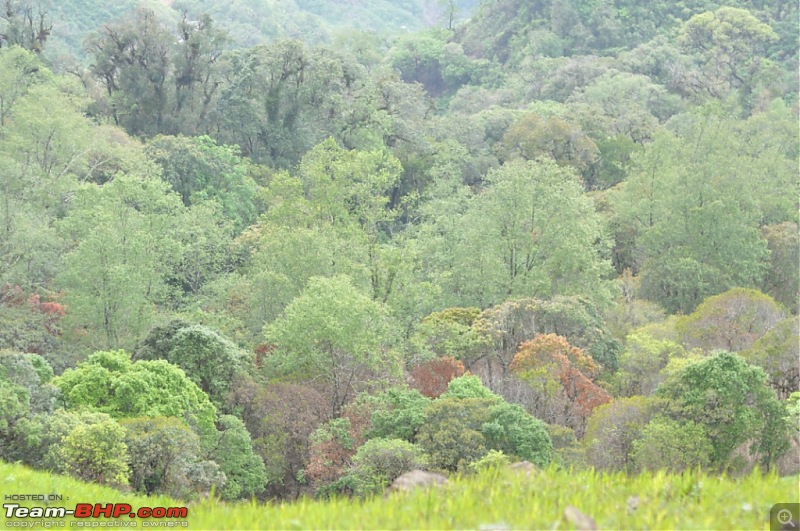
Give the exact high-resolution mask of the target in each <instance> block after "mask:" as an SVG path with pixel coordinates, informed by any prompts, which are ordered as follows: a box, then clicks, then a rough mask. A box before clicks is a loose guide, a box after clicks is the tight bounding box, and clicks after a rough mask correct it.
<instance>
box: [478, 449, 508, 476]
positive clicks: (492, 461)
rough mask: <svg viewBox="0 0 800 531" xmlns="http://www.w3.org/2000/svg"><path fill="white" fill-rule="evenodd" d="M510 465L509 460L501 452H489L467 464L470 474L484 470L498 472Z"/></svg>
mask: <svg viewBox="0 0 800 531" xmlns="http://www.w3.org/2000/svg"><path fill="white" fill-rule="evenodd" d="M510 464H511V458H510V457H508V456H507V455H506V454H504V453H503V451H502V450H489V453H487V454H486V455H484V456H483V457H481V458H480V459H478V460H477V461H474V462H472V463H470V464H469V469H470V471H472V472H476V473H477V472H483V471H486V470H498V469H500V468H503V467H505V466H508V465H510Z"/></svg>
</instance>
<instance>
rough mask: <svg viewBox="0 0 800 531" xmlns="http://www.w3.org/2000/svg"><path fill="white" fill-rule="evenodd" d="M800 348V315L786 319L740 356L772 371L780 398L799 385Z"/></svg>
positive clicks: (786, 395)
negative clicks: (799, 354)
mask: <svg viewBox="0 0 800 531" xmlns="http://www.w3.org/2000/svg"><path fill="white" fill-rule="evenodd" d="M798 352H800V318H798V317H791V318H789V319H784V320H783V321H781V322H780V323H778V324H777V325H775V327H773V328H772V330H770V331H769V332H767V333H766V334H764V335H763V336H762V337H761V338H759V339H758V340H757V341H756V342H755V343H753V345H752V346H751V347H750V348H749V349H747V350H745V351H743V352H742V353H741V356H742V357H743V358H744V359H745V360H747V362H748V363H752V364H753V365H756V366H758V367H761V368H762V369H764V370H765V371H766V372H767V375H769V383H770V385H771V386H772V388H773V389H775V392H776V393H777V394H778V398H781V399H785V398H788V397H789V396H790V394H792V393H793V392H795V390H796V389H798V388H800V367H798V364H797V353H798Z"/></svg>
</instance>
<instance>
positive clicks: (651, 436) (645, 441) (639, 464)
mask: <svg viewBox="0 0 800 531" xmlns="http://www.w3.org/2000/svg"><path fill="white" fill-rule="evenodd" d="M713 449H714V448H713V446H712V445H711V441H709V440H708V438H707V437H706V432H705V430H704V429H703V427H702V426H701V425H699V424H695V423H694V422H692V421H688V422H686V423H684V424H681V423H679V422H677V421H674V420H671V419H668V418H664V417H657V418H655V419H653V420H652V421H650V423H649V424H647V426H645V427H644V429H643V430H642V434H641V437H640V438H639V439H637V440H635V441H633V451H632V452H631V459H632V461H633V463H634V464H635V468H636V469H637V470H645V469H649V470H659V469H667V470H669V471H670V472H680V471H682V470H685V469H687V468H692V467H695V466H701V467H704V466H706V465H708V463H709V461H710V457H711V453H712V451H713Z"/></svg>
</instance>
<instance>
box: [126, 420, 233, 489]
mask: <svg viewBox="0 0 800 531" xmlns="http://www.w3.org/2000/svg"><path fill="white" fill-rule="evenodd" d="M119 424H120V425H121V426H122V427H123V428H124V429H125V444H126V446H127V447H128V459H129V462H128V464H129V466H130V471H131V474H130V479H129V481H128V484H129V485H130V486H131V488H133V489H134V490H135V491H136V492H139V493H142V494H147V495H154V494H166V495H168V496H173V497H175V498H189V497H192V496H193V495H197V494H206V495H207V494H208V493H209V492H210V489H211V487H212V486H215V487H216V488H217V489H219V488H220V487H222V486H223V485H224V484H225V475H224V474H223V473H221V472H220V470H219V466H218V465H217V464H216V463H214V462H211V461H204V460H203V459H202V451H201V448H200V439H199V438H198V437H197V434H195V433H194V432H193V431H192V430H190V429H189V428H188V427H187V426H186V423H185V422H183V421H181V420H179V419H177V418H174V417H157V418H149V417H145V418H132V419H121V420H120V421H119Z"/></svg>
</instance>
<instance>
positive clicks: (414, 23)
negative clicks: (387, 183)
mask: <svg viewBox="0 0 800 531" xmlns="http://www.w3.org/2000/svg"><path fill="white" fill-rule="evenodd" d="M477 4H478V0H453V1H452V2H451V1H450V0H446V1H443V0H115V1H113V2H107V1H102V0H58V1H56V0H50V1H48V0H42V1H40V2H28V1H25V0H23V1H20V0H12V1H10V5H12V6H15V7H17V8H18V9H20V8H22V9H24V8H26V6H28V5H30V6H31V7H33V11H34V16H35V15H36V13H38V12H39V11H40V10H41V11H43V12H45V13H47V14H48V15H49V20H51V21H52V35H51V37H50V39H49V40H50V43H49V45H48V50H47V54H48V56H49V57H53V58H54V57H56V56H59V55H63V54H72V55H76V56H83V52H84V50H83V40H84V38H85V37H86V36H87V35H88V34H89V33H90V32H92V31H95V30H97V29H98V28H99V27H100V26H102V25H103V24H106V23H108V22H110V21H111V20H113V19H115V18H118V17H119V16H121V15H122V14H123V13H126V12H129V11H131V10H134V9H136V8H139V7H143V8H147V9H152V10H154V11H155V12H156V13H157V14H158V16H159V18H160V19H161V20H162V21H163V22H165V23H168V24H172V25H175V24H177V23H178V21H180V20H181V18H182V17H183V13H186V14H187V15H188V17H189V19H191V20H197V19H199V18H200V17H201V15H203V14H208V15H211V16H212V17H213V18H214V20H216V21H217V23H218V25H219V26H220V27H221V28H224V29H225V30H226V31H227V32H228V34H229V35H230V37H231V45H233V46H240V47H246V46H253V45H256V44H260V43H264V42H268V41H271V40H274V39H277V38H293V39H299V40H302V41H306V42H310V43H323V42H332V41H333V40H334V39H335V38H336V36H337V35H338V34H340V33H341V32H342V31H344V30H347V29H354V30H360V31H365V32H374V33H376V34H379V35H383V36H391V35H395V34H398V33H407V32H410V31H415V30H419V29H422V28H425V27H434V26H439V27H448V26H450V25H451V24H455V23H457V22H461V21H463V20H464V19H466V18H469V17H470V16H471V15H472V13H473V12H474V11H475V10H476V9H477Z"/></svg>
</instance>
